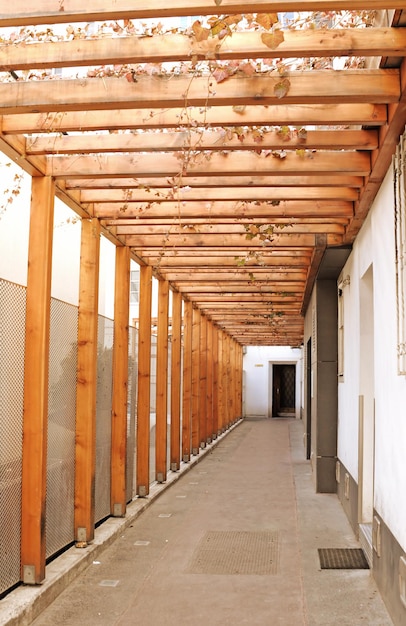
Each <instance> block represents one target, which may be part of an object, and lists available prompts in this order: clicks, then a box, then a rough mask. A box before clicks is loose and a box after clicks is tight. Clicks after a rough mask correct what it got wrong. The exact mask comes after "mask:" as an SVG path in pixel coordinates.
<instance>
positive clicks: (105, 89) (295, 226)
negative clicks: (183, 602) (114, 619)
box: [0, 0, 406, 583]
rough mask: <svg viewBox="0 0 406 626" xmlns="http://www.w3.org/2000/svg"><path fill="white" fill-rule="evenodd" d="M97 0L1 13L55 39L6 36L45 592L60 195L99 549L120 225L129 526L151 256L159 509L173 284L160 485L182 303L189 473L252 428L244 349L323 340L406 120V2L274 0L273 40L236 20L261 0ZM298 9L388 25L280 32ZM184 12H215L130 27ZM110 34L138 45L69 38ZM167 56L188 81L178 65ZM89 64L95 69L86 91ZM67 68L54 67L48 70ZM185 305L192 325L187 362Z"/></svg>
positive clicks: (84, 534)
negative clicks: (100, 386) (99, 487)
mask: <svg viewBox="0 0 406 626" xmlns="http://www.w3.org/2000/svg"><path fill="white" fill-rule="evenodd" d="M88 5H89V8H87V7H86V3H84V2H83V1H82V0H80V1H79V0H36V2H35V3H34V2H33V0H15V1H14V2H10V3H6V2H2V6H1V9H0V27H7V28H8V29H11V30H13V29H18V28H19V27H25V26H33V27H41V29H40V30H41V34H40V35H39V36H37V37H36V40H35V41H32V42H31V41H30V42H28V41H27V40H24V39H22V40H21V41H20V40H19V38H18V36H17V38H10V39H9V40H7V34H6V35H4V36H3V40H2V41H3V43H1V44H0V72H2V78H3V82H0V116H1V117H0V120H1V123H0V149H1V150H2V151H3V152H4V153H5V154H6V155H8V156H9V157H10V158H11V159H13V160H14V161H15V162H16V163H18V164H19V165H20V166H21V167H22V168H23V169H24V170H25V171H26V172H28V173H29V174H30V175H31V176H32V200H31V231H30V252H29V268H28V288H27V326H26V344H25V345H26V352H25V364H26V378H25V385H24V405H25V408H24V449H23V489H22V494H23V495H22V497H23V502H22V510H23V515H22V547H21V554H22V580H24V581H25V582H28V583H30V582H31V583H36V582H41V580H43V578H44V572H45V539H44V511H45V491H46V490H45V481H46V419H47V394H48V389H47V372H48V358H49V356H48V355H49V299H50V276H51V257H52V254H51V252H52V229H53V199H54V196H55V195H56V196H57V197H59V198H60V199H62V200H63V201H64V202H65V203H66V204H67V205H68V206H69V207H71V208H72V209H73V210H74V211H75V213H76V214H77V215H78V216H79V218H81V219H82V247H81V274H80V302H79V330H78V368H77V371H78V384H77V395H76V402H77V409H76V410H77V413H76V433H75V435H76V457H75V476H76V486H75V539H76V540H77V541H84V542H85V543H86V542H87V541H89V540H91V539H92V537H93V533H94V471H95V469H94V465H95V463H94V453H95V446H94V432H95V402H96V392H95V388H96V361H97V299H98V263H99V261H98V258H99V245H100V233H103V234H104V235H105V236H107V237H108V238H109V239H110V240H111V241H113V242H114V243H115V245H116V247H117V255H116V284H115V316H114V317H115V319H114V324H115V327H114V360H113V406H112V441H111V447H112V449H111V458H112V462H111V481H112V482H111V512H112V515H117V516H120V515H123V514H124V513H125V506H126V499H125V484H126V483H125V480H126V477H125V440H126V423H127V422H126V420H127V409H126V402H127V378H128V372H127V369H126V368H127V356H128V310H129V284H130V278H129V275H130V259H131V258H133V259H134V260H136V261H137V262H138V263H139V264H140V266H141V271H140V319H139V336H140V351H139V361H138V383H139V386H138V413H137V418H138V431H137V493H138V495H140V496H143V495H147V494H148V487H149V485H148V483H149V477H148V471H149V462H148V461H149V459H148V454H149V447H148V444H149V440H148V437H149V411H150V405H149V399H150V398H149V384H150V381H149V368H150V340H151V306H150V305H151V279H152V276H155V277H156V278H157V279H158V280H159V311H158V337H157V342H158V360H159V361H158V368H157V369H158V379H157V443H156V445H157V464H156V471H157V480H158V481H164V480H165V476H166V456H165V454H166V402H167V398H166V391H165V389H167V371H166V367H167V362H168V358H167V351H168V346H167V342H168V337H167V335H168V293H169V290H170V289H171V290H172V292H173V307H172V312H171V317H172V330H173V335H172V365H171V367H172V389H173V390H175V391H174V392H173V395H172V397H171V402H172V413H173V415H174V416H177V418H176V419H175V418H174V419H173V421H172V423H171V428H172V429H173V430H172V435H173V437H172V440H171V444H172V441H173V442H174V444H173V445H174V446H175V442H176V441H177V442H178V443H177V449H175V448H174V450H173V455H174V456H173V458H174V459H175V460H174V465H175V466H176V465H177V466H178V465H179V462H180V458H181V457H180V448H179V438H180V436H181V439H182V451H181V452H182V458H183V460H188V459H189V458H190V455H191V454H197V453H198V449H199V446H200V445H201V443H202V442H203V443H204V442H205V441H207V440H208V438H209V437H210V433H213V432H214V433H215V432H217V430H218V431H219V432H220V431H221V430H222V429H223V428H225V427H226V426H227V425H229V424H230V423H232V422H233V420H235V418H236V416H238V415H241V412H240V410H241V397H242V391H241V378H242V376H241V373H242V370H241V368H242V347H243V346H245V345H290V346H300V345H301V344H302V341H303V316H304V313H305V312H306V309H307V306H308V303H309V300H310V296H311V293H312V289H313V286H314V282H315V280H316V277H317V274H318V270H319V266H320V263H321V260H322V258H323V255H324V253H325V251H326V250H327V249H328V248H337V247H342V246H346V247H348V246H351V244H352V242H353V241H354V239H355V237H356V236H357V233H358V232H359V229H360V228H361V226H362V224H363V222H364V220H365V218H366V216H367V214H368V211H369V208H370V206H371V204H372V202H373V200H374V198H375V196H376V194H377V192H378V190H379V188H380V185H381V183H382V180H383V178H384V176H385V175H386V172H387V170H388V168H389V166H390V162H391V158H392V155H393V153H394V150H395V146H396V144H397V142H398V139H399V136H400V134H401V132H403V129H404V126H405V120H406V104H405V103H406V79H405V61H404V57H405V54H406V33H405V29H404V28H402V26H403V24H404V14H403V10H402V7H403V4H402V2H400V1H399V0H392V1H389V0H369V1H367V0H335V1H334V0H304V1H303V2H301V3H300V7H299V5H298V4H297V3H294V2H292V0H282V1H278V0H274V1H272V2H266V1H265V0H259V1H255V2H251V3H249V10H250V14H259V16H265V18H258V26H259V27H258V28H254V29H253V28H247V29H246V30H241V29H240V30H238V29H237V30H236V31H235V32H234V31H233V32H232V33H231V32H230V33H228V30H227V29H228V27H229V26H230V24H231V25H232V24H233V18H232V16H236V18H235V19H236V20H237V21H239V17H238V16H240V17H241V14H243V13H244V11H246V8H247V3H243V2H237V1H234V0H165V1H162V0H149V1H148V2H145V1H142V2H137V1H135V0H115V2H114V3H113V2H106V1H105V0H92V1H91V2H89V3H88ZM298 7H299V8H300V11H301V12H307V11H308V12H334V11H341V10H352V11H361V10H368V11H371V12H372V11H375V12H376V14H375V17H374V19H373V20H372V22H371V25H370V26H368V27H367V28H366V27H362V28H343V27H342V25H339V24H337V25H335V22H334V20H333V19H332V21H331V24H330V27H329V28H324V27H320V28H319V27H316V28H313V27H308V28H301V29H286V30H284V31H283V37H282V38H281V37H280V32H279V33H278V39H277V41H276V40H273V39H272V37H274V36H275V32H276V31H277V30H278V26H277V24H273V17H272V16H273V15H274V14H276V13H277V12H287V11H295V10H298ZM213 15H216V16H218V17H217V19H214V21H211V22H210V24H211V27H210V29H209V31H210V32H209V34H208V35H207V37H206V34H207V33H204V32H202V30H201V29H204V28H206V26H202V24H203V23H205V22H204V16H213ZM183 16H194V18H193V20H192V21H191V23H192V24H195V26H194V28H193V27H192V28H191V29H190V30H189V32H188V33H181V32H178V31H177V30H176V29H175V32H168V33H166V34H161V32H160V31H159V32H155V31H154V30H153V29H152V30H149V31H148V32H145V33H142V34H139V33H138V34H137V33H136V32H132V33H131V34H128V32H126V30H125V28H124V26H125V25H128V23H130V22H133V21H135V20H146V19H147V18H156V19H157V20H161V21H164V20H165V19H166V18H180V17H183ZM199 18H200V19H199ZM175 21H176V20H175ZM93 22H103V23H104V22H113V23H114V24H116V25H118V26H117V31H119V33H118V34H119V35H121V36H108V37H107V36H104V37H97V36H95V35H94V34H92V32H93V31H86V30H85V29H84V30H83V32H82V35H80V36H78V34H77V30H76V31H75V29H73V28H72V30H71V31H70V32H71V33H75V34H72V36H71V37H69V38H68V39H65V40H61V39H60V38H58V36H54V34H53V30H52V29H53V28H54V25H56V24H67V25H69V24H75V23H85V24H88V23H93ZM266 22H269V24H268V27H267V28H265V27H264V26H262V27H261V24H262V25H263V24H264V23H266ZM199 24H200V26H199ZM322 25H323V22H322V24H321V26H322ZM316 26H317V24H316ZM224 31H225V33H226V34H227V33H228V34H227V36H226V37H224V36H223V35H224ZM3 32H6V33H9V32H10V31H3ZM114 34H117V33H114ZM123 35H126V36H123ZM269 37H271V39H269ZM34 39H35V38H34ZM326 57H327V58H329V59H335V58H348V59H349V62H348V63H347V65H343V67H344V69H340V70H335V69H333V67H334V65H332V64H331V63H330V65H328V64H327V66H323V64H321V66H320V67H321V68H320V69H318V67H319V65H318V63H319V60H320V59H323V58H326ZM358 57H360V58H365V62H364V63H363V64H362V67H361V65H360V63H357V64H356V69H353V65H352V64H351V59H353V58H358ZM276 59H277V60H278V64H277V65H275V64H273V60H276ZM300 59H307V60H308V61H307V63H306V64H305V66H304V65H303V64H302V65H299V68H300V69H292V70H289V69H287V68H288V64H289V63H291V64H293V65H292V66H294V65H295V63H296V62H297V60H300ZM200 61H204V62H206V66H205V67H203V66H200V65H199V63H200ZM162 63H167V64H171V65H169V66H168V67H171V68H172V69H170V70H168V71H166V72H162V71H160V70H159V68H158V65H157V64H162ZM203 65H204V64H203ZM347 66H348V69H347ZM80 67H84V68H93V69H91V70H90V73H88V74H87V75H86V76H84V77H78V78H71V77H65V74H64V72H65V71H66V72H68V71H69V72H70V75H75V72H76V71H79V70H78V69H77V68H80ZM65 68H66V70H65ZM100 68H102V69H100ZM106 68H108V69H106ZM176 68H178V69H176ZM48 71H52V72H53V73H51V74H50V75H45V76H44V75H42V74H41V72H44V73H46V72H48ZM35 72H37V73H39V78H40V79H36V78H38V74H37V75H36V74H35ZM222 73H223V74H222ZM182 303H183V326H184V328H185V329H187V332H186V333H185V335H184V342H185V343H184V361H183V366H182V369H181V367H180V360H181V359H180V344H181V329H182V321H181V318H182ZM214 336H215V337H216V340H215V341H213V337H214ZM210 351H211V354H210V358H208V357H207V354H208V352H210ZM202 355H204V358H203V359H202ZM199 359H200V364H199ZM199 368H200V369H199ZM202 368H203V369H202ZM205 368H207V369H205ZM181 377H183V378H182V382H183V396H182V398H181V397H180V389H181ZM181 402H182V403H183V405H182V406H183V423H182V433H180V431H179V428H180V426H179V413H180V404H181ZM209 406H211V407H215V409H213V410H212V409H209V408H208V407H209ZM214 413H215V414H216V417H215V418H214ZM196 415H197V416H198V418H197V419H195V417H193V419H192V418H191V416H196ZM207 415H209V416H210V415H211V417H210V419H211V422H210V425H209V426H207V424H208V423H209V422H208V421H207V419H209V418H208V417H207ZM199 416H200V417H199ZM202 416H203V417H202ZM199 420H200V421H199ZM202 420H203V421H202ZM204 420H206V421H204ZM199 429H200V430H199ZM210 429H211V430H210ZM33 458H35V459H36V463H32V459H33ZM171 458H172V457H171Z"/></svg>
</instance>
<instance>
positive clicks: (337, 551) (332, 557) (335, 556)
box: [319, 548, 369, 569]
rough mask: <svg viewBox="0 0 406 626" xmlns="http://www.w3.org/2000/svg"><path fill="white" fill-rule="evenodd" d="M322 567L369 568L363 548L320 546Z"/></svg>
mask: <svg viewBox="0 0 406 626" xmlns="http://www.w3.org/2000/svg"><path fill="white" fill-rule="evenodd" d="M319 558H320V567H321V569H369V565H368V561H367V560H366V558H365V554H364V553H363V551H362V549H361V548H319Z"/></svg>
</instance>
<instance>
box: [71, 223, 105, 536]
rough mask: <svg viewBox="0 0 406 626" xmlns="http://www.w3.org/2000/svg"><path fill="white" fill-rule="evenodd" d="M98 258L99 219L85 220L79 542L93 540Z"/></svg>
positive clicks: (77, 459) (81, 294)
mask: <svg viewBox="0 0 406 626" xmlns="http://www.w3.org/2000/svg"><path fill="white" fill-rule="evenodd" d="M99 256H100V225H99V223H98V221H97V220H96V219H93V220H83V221H82V241H81V251H80V281H79V319H78V367H77V388H76V447H75V450H76V452H75V516H74V517H75V518H74V533H75V535H74V536H75V540H76V541H77V542H89V541H92V540H93V538H94V524H95V501H94V498H95V462H96V394H97V326H98V319H97V318H98V298H99V264H100V259H99Z"/></svg>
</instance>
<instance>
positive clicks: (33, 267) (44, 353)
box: [21, 176, 55, 584]
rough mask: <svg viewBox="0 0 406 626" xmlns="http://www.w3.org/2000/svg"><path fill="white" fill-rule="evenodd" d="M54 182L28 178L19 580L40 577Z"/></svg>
mask: <svg viewBox="0 0 406 626" xmlns="http://www.w3.org/2000/svg"><path fill="white" fill-rule="evenodd" d="M54 192H55V184H54V181H53V179H52V178H50V177H49V176H46V177H43V178H33V179H32V192H31V218H30V238H29V254H28V282H27V308H26V326H25V370H24V413H23V458H22V504H21V579H22V581H23V582H24V583H26V584H38V583H41V582H42V581H43V580H44V578H45V554H46V543H45V541H46V538H45V504H46V476H47V433H48V365H49V323H50V315H51V313H50V304H51V273H52V235H53V216H54Z"/></svg>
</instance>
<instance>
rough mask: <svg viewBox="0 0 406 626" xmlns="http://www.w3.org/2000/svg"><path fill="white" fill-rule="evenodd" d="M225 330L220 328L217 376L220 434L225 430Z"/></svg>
mask: <svg viewBox="0 0 406 626" xmlns="http://www.w3.org/2000/svg"><path fill="white" fill-rule="evenodd" d="M224 345H225V341H224V332H223V331H222V330H220V332H219V336H218V378H217V412H218V434H219V435H221V433H222V432H224V421H225V420H224V412H225V404H224V397H225V394H224V376H223V369H224V361H223V359H224Z"/></svg>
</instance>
